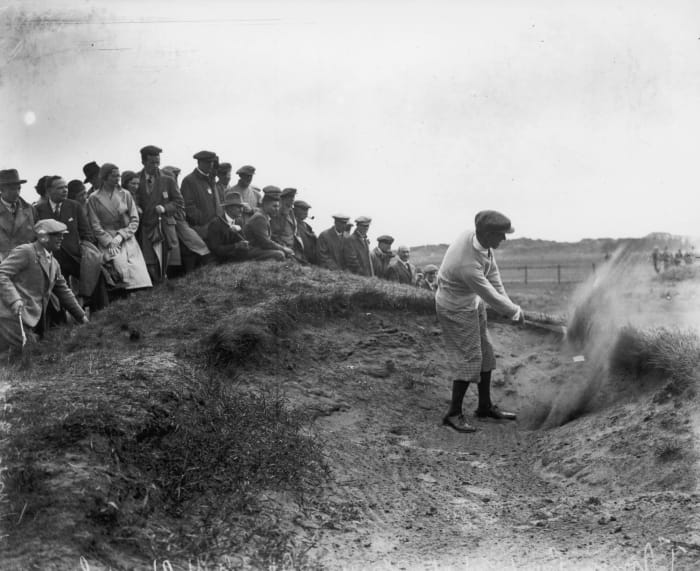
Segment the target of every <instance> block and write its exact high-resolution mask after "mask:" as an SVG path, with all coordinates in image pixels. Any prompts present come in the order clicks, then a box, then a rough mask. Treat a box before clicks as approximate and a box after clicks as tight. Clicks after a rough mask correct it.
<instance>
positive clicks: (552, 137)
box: [0, 0, 700, 246]
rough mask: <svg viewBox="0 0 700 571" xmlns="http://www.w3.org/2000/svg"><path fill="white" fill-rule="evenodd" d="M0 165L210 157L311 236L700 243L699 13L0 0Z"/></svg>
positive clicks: (180, 161) (542, 1) (568, 6)
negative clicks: (349, 231)
mask: <svg viewBox="0 0 700 571" xmlns="http://www.w3.org/2000/svg"><path fill="white" fill-rule="evenodd" d="M0 133H1V134H0V168H16V169H18V170H19V172H20V175H22V178H25V179H28V181H29V183H28V184H26V185H24V187H23V196H24V197H25V198H26V199H28V200H29V201H33V200H35V198H36V196H35V194H34V191H33V186H34V184H35V183H36V180H37V179H38V178H39V177H40V176H42V175H44V174H59V175H61V176H64V177H65V178H67V179H72V178H82V170H81V169H82V165H83V164H85V163H86V162H88V161H91V160H95V161H97V162H98V163H103V162H112V163H115V164H117V165H118V166H119V167H120V168H121V169H122V170H125V169H131V170H136V169H138V168H140V166H141V165H140V156H139V152H138V151H139V149H140V148H141V147H142V146H145V145H147V144H155V145H158V146H160V147H161V148H163V154H162V156H161V164H162V165H177V166H179V167H180V168H181V169H182V171H183V173H182V175H181V176H184V174H186V173H188V172H191V170H192V169H193V168H194V166H195V160H194V159H193V158H192V155H193V154H194V153H196V152H197V151H200V150H203V149H207V150H212V151H215V152H216V153H217V154H218V155H219V157H220V159H221V160H222V161H227V162H231V163H232V164H233V166H234V169H235V168H237V167H238V166H241V165H244V164H252V165H254V166H255V167H256V168H257V174H256V176H255V179H254V181H253V184H255V185H256V186H259V187H263V186H266V185H270V184H273V185H276V186H279V187H282V188H283V187H288V186H291V187H295V188H297V189H298V190H299V193H298V195H297V196H298V198H300V199H303V200H305V201H307V202H309V203H310V204H311V206H312V209H311V212H310V213H311V215H313V216H314V217H315V220H313V221H311V223H312V226H314V228H315V230H316V232H317V233H318V232H320V231H321V230H323V229H325V228H327V227H329V226H330V225H331V222H332V220H331V216H332V215H333V214H335V213H338V212H342V213H345V214H347V215H349V216H351V217H352V218H355V217H357V216H360V215H366V216H370V217H372V219H373V222H372V226H371V228H370V233H369V235H370V237H371V238H376V237H377V236H379V235H381V234H391V235H393V236H394V237H395V238H396V240H397V242H396V243H397V244H408V245H412V246H418V245H422V244H437V243H449V242H451V241H452V240H453V239H454V238H455V237H456V236H457V235H458V234H459V233H460V232H462V231H463V230H465V229H469V228H472V227H473V220H474V215H475V214H476V213H477V212H478V211H479V210H483V209H495V210H500V211H502V212H503V213H505V214H506V215H508V216H509V217H510V218H511V220H512V222H513V226H514V227H515V229H516V233H515V234H513V235H512V237H513V238H517V237H528V238H540V239H552V240H559V241H577V240H580V239H582V238H598V237H613V238H618V237H639V236H644V235H646V234H648V233H650V232H671V233H674V234H682V235H690V236H699V235H700V229H699V228H698V219H699V218H700V216H698V206H700V200H699V199H698V198H697V197H698V195H699V193H698V190H699V189H700V173H699V172H698V171H699V168H700V167H698V165H700V160H698V159H697V157H696V156H695V155H697V153H698V150H697V147H698V145H697V139H698V137H700V3H698V2H693V1H665V2H661V1H654V2H651V1H645V0H635V1H634V2H626V1H625V2H623V1H618V2H615V1H605V2H603V1H595V0H593V1H587V2H579V1H576V2H574V1H567V0H557V1H554V0H528V1H522V0H517V1H516V0H512V1H505V0H503V1H499V0H491V1H486V0H483V1H479V0H462V1H449V0H431V1H414V2H411V1H404V2H398V1H386V0H374V1H372V2H355V1H352V2H351V1H346V0H323V1H321V0H317V1H308V2H297V1H292V0H290V1H285V2H279V1H272V0H259V1H256V2H239V1H236V0H233V1H231V0H229V1H214V0H198V1H197V2H193V1H191V0H188V1H179V0H170V1H167V2H151V1H148V0H139V1H123V2H117V1H114V0H111V1H109V2H106V1H98V0H80V1H77V0H76V1H72V2H67V1H65V0H54V1H52V2H45V1H42V2H36V1H33V0H24V1H22V2H15V1H7V0H0Z"/></svg>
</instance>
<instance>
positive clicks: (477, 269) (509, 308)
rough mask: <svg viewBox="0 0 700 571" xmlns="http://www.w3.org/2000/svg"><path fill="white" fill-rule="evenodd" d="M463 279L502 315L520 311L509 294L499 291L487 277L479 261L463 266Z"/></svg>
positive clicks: (510, 314)
mask: <svg viewBox="0 0 700 571" xmlns="http://www.w3.org/2000/svg"><path fill="white" fill-rule="evenodd" d="M462 280H463V281H464V282H465V283H466V284H467V285H468V286H469V287H470V288H471V290H472V291H473V292H474V293H475V294H477V295H478V296H479V297H480V298H481V299H483V300H484V301H485V302H486V303H488V304H489V305H490V306H491V307H492V308H493V309H494V311H497V312H498V313H500V314H501V315H507V316H509V317H510V316H512V315H514V314H515V313H516V312H517V311H518V306H517V305H515V304H514V303H513V302H512V301H511V300H510V299H509V298H508V296H507V295H503V294H501V293H499V292H498V290H496V288H495V287H494V286H493V284H492V283H491V282H490V281H489V280H488V279H486V276H485V275H484V271H483V270H482V269H481V266H480V265H479V264H478V263H477V262H472V263H470V264H465V265H464V266H463V268H462Z"/></svg>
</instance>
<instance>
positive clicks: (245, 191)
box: [231, 165, 262, 211]
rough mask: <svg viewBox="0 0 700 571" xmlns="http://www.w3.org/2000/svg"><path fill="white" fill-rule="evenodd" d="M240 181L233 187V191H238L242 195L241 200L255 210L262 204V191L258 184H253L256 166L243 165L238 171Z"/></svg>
mask: <svg viewBox="0 0 700 571" xmlns="http://www.w3.org/2000/svg"><path fill="white" fill-rule="evenodd" d="M236 174H237V175H238V182H237V183H236V185H235V186H233V187H231V191H232V192H237V193H238V194H240V195H241V200H242V201H243V202H244V203H245V204H247V205H248V206H249V207H250V208H252V209H253V210H254V211H255V210H257V209H258V208H259V207H260V205H261V204H262V192H261V191H260V189H259V188H258V187H256V186H253V185H252V184H251V182H253V176H254V175H255V167H254V166H253V165H243V166H242V167H241V168H239V169H238V170H237V171H236Z"/></svg>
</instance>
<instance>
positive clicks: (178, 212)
mask: <svg viewBox="0 0 700 571" xmlns="http://www.w3.org/2000/svg"><path fill="white" fill-rule="evenodd" d="M140 152H141V164H142V165H143V169H142V170H141V171H139V172H138V173H137V176H138V178H139V185H138V188H137V189H136V193H135V195H134V199H135V201H136V206H137V207H138V208H139V210H140V211H141V221H140V225H139V231H138V234H137V237H138V242H139V245H140V246H141V251H142V252H143V257H144V259H145V260H146V267H147V268H148V275H149V276H151V281H152V282H153V284H154V285H155V284H159V283H161V282H162V281H163V280H165V279H166V277H167V270H168V265H169V263H170V260H171V259H172V257H173V255H174V256H176V257H177V258H178V259H179V258H180V252H179V250H180V246H179V241H178V237H177V229H176V224H177V222H176V220H177V219H178V218H179V219H183V218H184V217H185V201H184V199H183V198H182V194H180V191H179V190H178V188H177V183H176V182H175V179H173V178H172V177H170V176H168V175H166V174H165V173H163V172H162V171H161V170H160V154H161V153H162V152H163V150H162V149H161V148H159V147H156V146H155V145H147V146H145V147H143V148H142V149H141V151H140Z"/></svg>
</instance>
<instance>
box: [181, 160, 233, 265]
mask: <svg viewBox="0 0 700 571" xmlns="http://www.w3.org/2000/svg"><path fill="white" fill-rule="evenodd" d="M193 158H194V159H196V161H197V166H196V167H195V169H194V170H193V171H192V172H191V173H190V174H188V175H187V176H186V177H185V178H183V179H182V186H181V188H180V192H181V193H182V198H183V199H184V200H185V216H186V219H187V223H188V224H189V225H190V226H191V227H192V228H193V229H194V230H195V231H196V232H197V234H199V235H200V236H201V238H202V239H203V240H205V241H206V239H207V230H208V228H209V224H210V223H211V221H212V220H214V218H216V216H217V215H218V214H219V213H221V202H222V200H223V197H221V196H219V195H218V193H217V192H216V187H215V184H214V176H215V174H216V166H217V164H218V161H219V158H218V157H217V156H216V153H213V152H211V151H199V152H198V153H196V154H195V155H193ZM181 246H182V263H183V265H184V266H185V271H190V270H192V269H194V268H195V267H197V266H199V265H201V264H202V263H203V262H204V259H203V258H202V257H201V256H198V255H197V254H195V253H194V252H192V251H191V250H190V249H189V248H188V247H187V246H185V245H182V244H181Z"/></svg>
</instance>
